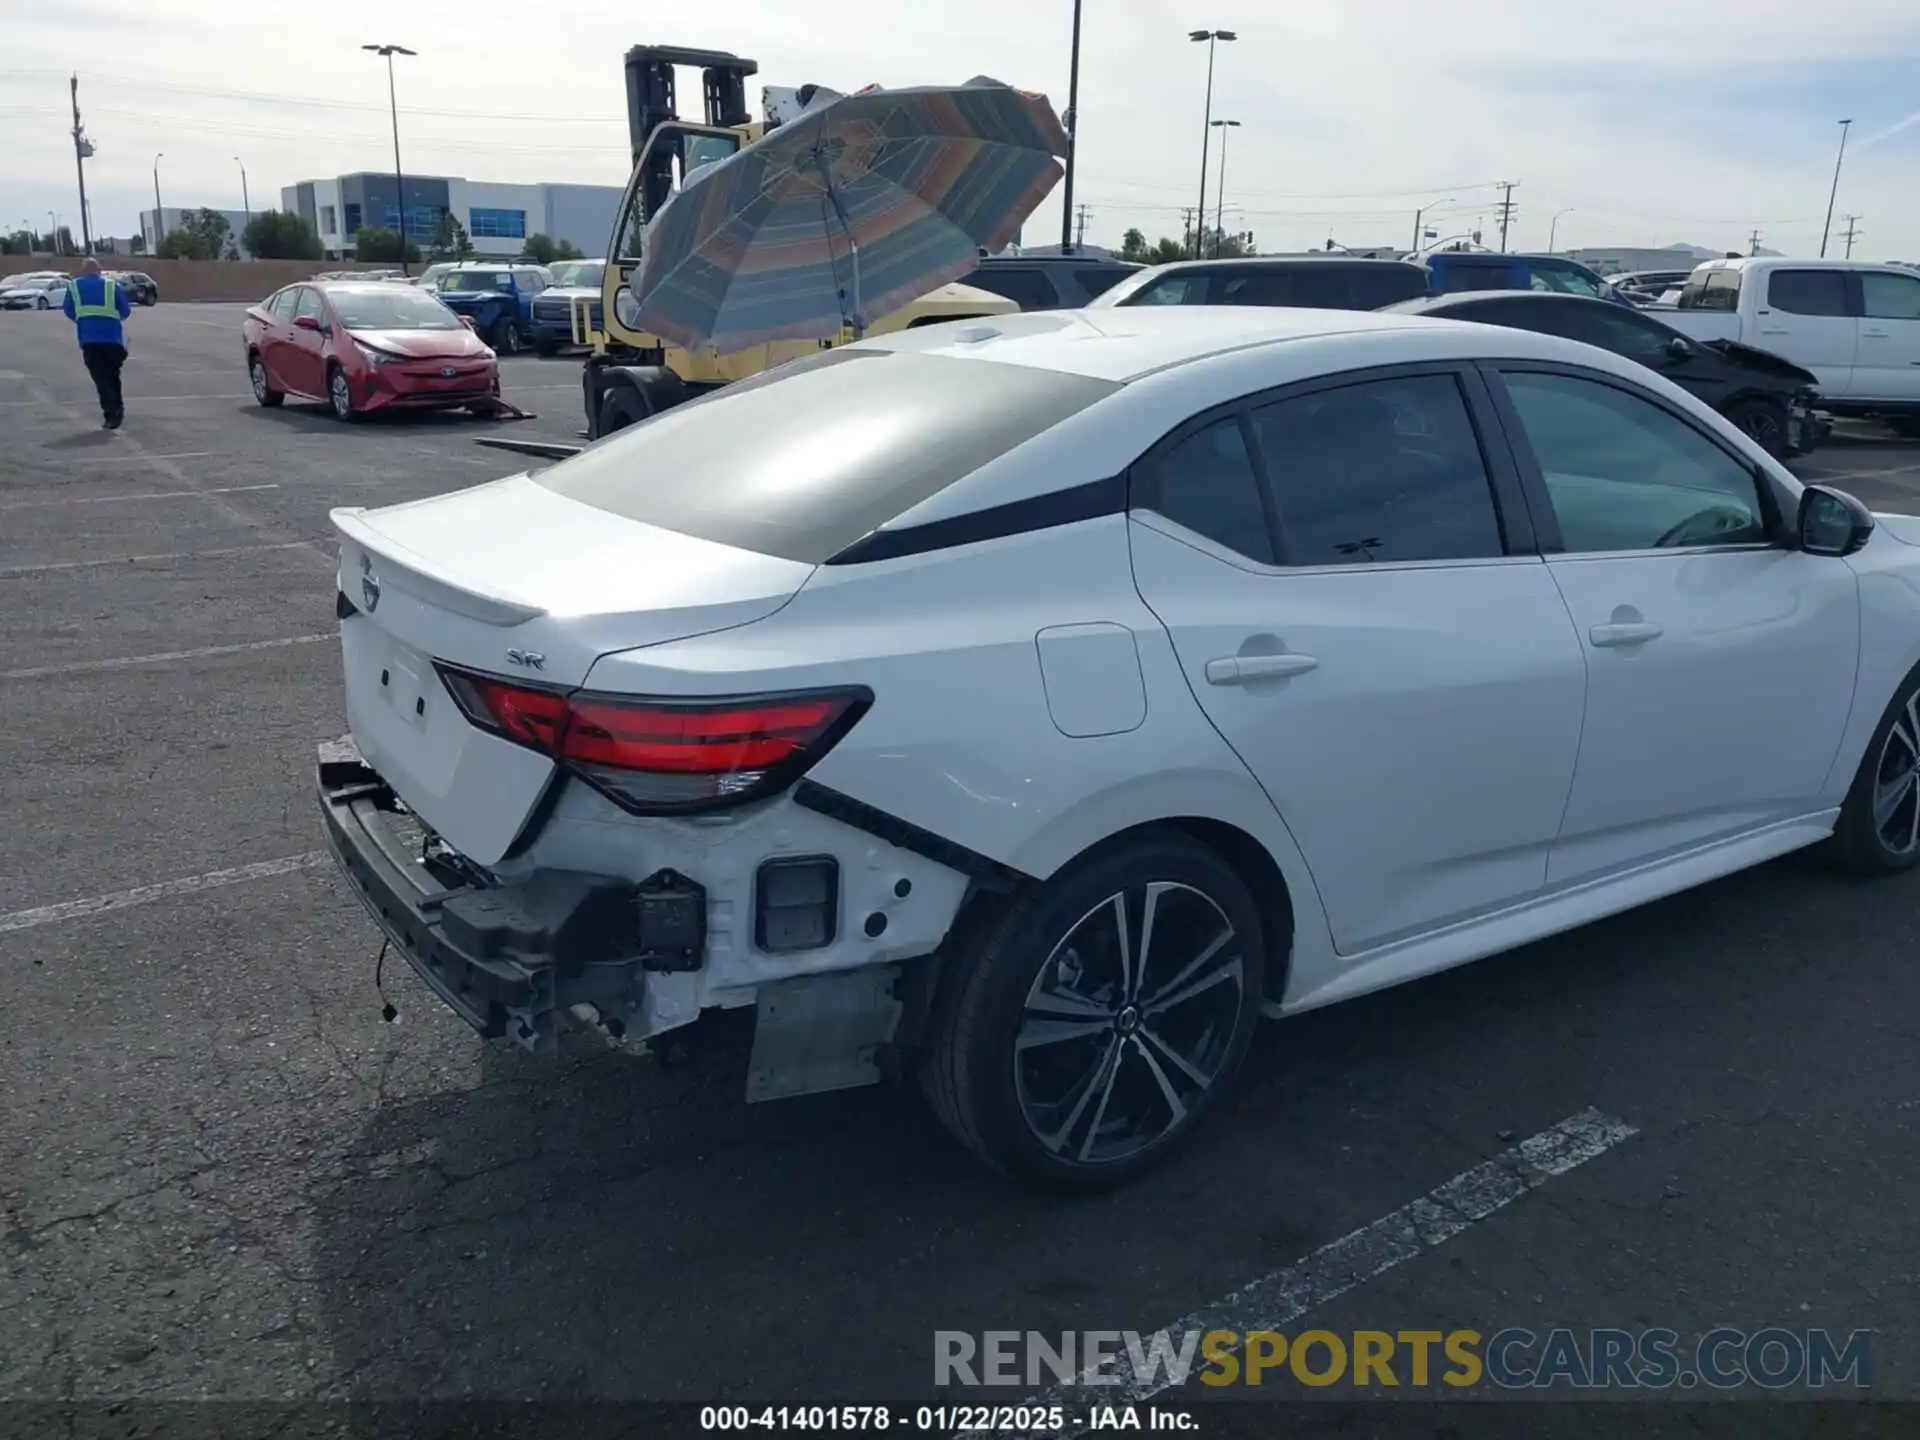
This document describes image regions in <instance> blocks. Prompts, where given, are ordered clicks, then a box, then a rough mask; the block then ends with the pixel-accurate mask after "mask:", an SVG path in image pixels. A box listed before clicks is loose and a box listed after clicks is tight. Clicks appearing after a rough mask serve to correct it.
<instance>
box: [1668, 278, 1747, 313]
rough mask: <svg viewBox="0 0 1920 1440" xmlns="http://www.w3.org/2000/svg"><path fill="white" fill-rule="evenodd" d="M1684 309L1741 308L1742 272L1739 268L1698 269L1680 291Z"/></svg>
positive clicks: (1729, 309) (1681, 306) (1727, 309)
mask: <svg viewBox="0 0 1920 1440" xmlns="http://www.w3.org/2000/svg"><path fill="white" fill-rule="evenodd" d="M1679 304H1680V308H1681V309H1682V310H1725V311H1733V310H1738V309H1739V308H1740V272H1739V271H1738V270H1705V271H1701V270H1696V271H1694V272H1693V274H1692V275H1691V276H1689V277H1688V279H1687V283H1686V285H1685V286H1684V287H1683V288H1682V289H1681V291H1680V302H1679Z"/></svg>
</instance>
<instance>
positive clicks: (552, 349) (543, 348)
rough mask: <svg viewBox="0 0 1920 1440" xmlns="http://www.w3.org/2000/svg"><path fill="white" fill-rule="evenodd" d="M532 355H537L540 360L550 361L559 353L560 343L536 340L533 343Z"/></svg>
mask: <svg viewBox="0 0 1920 1440" xmlns="http://www.w3.org/2000/svg"><path fill="white" fill-rule="evenodd" d="M533 353H534V354H536V355H538V356H539V357H540V358H541V359H542V360H550V359H552V358H553V357H554V356H555V355H558V354H559V353H560V342H559V341H557V340H536V341H534V342H533Z"/></svg>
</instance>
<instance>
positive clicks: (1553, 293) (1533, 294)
mask: <svg viewBox="0 0 1920 1440" xmlns="http://www.w3.org/2000/svg"><path fill="white" fill-rule="evenodd" d="M1483 300H1544V301H1546V302H1547V303H1548V304H1550V305H1560V304H1563V303H1572V304H1574V305H1604V306H1606V307H1607V309H1609V310H1618V309H1620V308H1621V307H1620V306H1618V305H1616V304H1614V303H1613V301H1611V300H1602V299H1601V298H1600V297H1599V296H1598V295H1569V294H1568V293H1567V292H1566V291H1564V290H1455V291H1452V292H1450V293H1449V294H1446V295H1416V296H1414V297H1413V299H1411V300H1402V301H1400V302H1399V303H1398V304H1396V305H1394V306H1393V307H1392V308H1393V309H1394V310H1395V311H1397V312H1398V313H1400V314H1402V315H1424V314H1426V313H1427V312H1428V311H1430V310H1451V309H1454V308H1456V307H1459V306H1464V305H1475V304H1478V303H1479V302H1481V301H1483Z"/></svg>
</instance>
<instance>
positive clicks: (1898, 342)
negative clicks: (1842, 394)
mask: <svg viewBox="0 0 1920 1440" xmlns="http://www.w3.org/2000/svg"><path fill="white" fill-rule="evenodd" d="M1854 278H1855V279H1857V280H1858V282H1859V285H1860V348H1859V351H1858V352H1857V354H1856V356H1855V359H1854V367H1853V388H1852V390H1851V391H1849V392H1848V393H1849V394H1851V395H1855V396H1858V397H1860V398H1862V399H1867V400H1897V401H1902V402H1905V403H1907V404H1920V275H1894V274H1887V273H1883V272H1881V271H1877V270H1862V271H1859V272H1858V273H1857V274H1856V276H1855V277H1854Z"/></svg>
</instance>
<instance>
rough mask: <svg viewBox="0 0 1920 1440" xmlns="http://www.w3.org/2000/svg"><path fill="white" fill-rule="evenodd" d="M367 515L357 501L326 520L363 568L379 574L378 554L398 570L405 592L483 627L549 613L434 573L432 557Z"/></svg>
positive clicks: (383, 567)
mask: <svg viewBox="0 0 1920 1440" xmlns="http://www.w3.org/2000/svg"><path fill="white" fill-rule="evenodd" d="M366 513H367V512H366V508H365V507H364V506H360V505H355V506H351V507H348V508H344V509H339V510H332V511H329V512H328V514H327V518H328V519H329V520H331V521H332V522H333V528H334V529H336V530H338V531H339V532H340V533H341V535H343V536H344V537H345V538H346V539H348V540H349V541H351V542H352V543H353V544H354V545H355V546H357V547H358V548H359V550H360V552H361V568H362V570H364V571H367V572H369V573H372V574H375V575H376V578H377V577H378V574H379V573H380V572H378V571H375V570H374V561H373V557H376V556H377V557H378V558H379V562H380V570H381V571H388V572H390V571H391V570H394V569H397V570H399V571H400V573H401V576H402V577H403V578H402V579H401V580H400V581H398V582H397V583H398V584H399V587H400V588H401V589H402V590H408V591H411V592H412V593H414V594H415V595H418V596H420V597H421V598H422V599H424V600H429V601H432V602H433V603H434V604H436V605H439V606H441V607H442V608H443V609H447V610H451V611H453V612H454V613H455V614H456V615H465V616H466V617H467V618H468V619H470V620H478V621H479V622H480V623H481V624H483V625H499V626H512V625H524V624H525V623H526V622H527V621H529V620H538V619H539V618H540V617H541V616H542V615H545V614H546V613H547V612H546V610H545V609H544V608H543V607H541V606H539V605H531V604H528V603H527V602H526V601H524V600H516V599H514V598H513V597H512V596H509V595H499V594H495V593H493V592H492V591H488V590H481V589H479V588H477V587H476V586H475V585H474V584H473V583H472V582H471V581H463V580H459V579H457V578H455V577H454V576H451V575H447V574H436V573H435V572H434V571H433V570H432V569H431V568H430V565H429V562H428V561H426V560H424V559H423V558H421V557H420V556H418V555H415V554H413V553H412V552H411V551H410V550H408V549H407V548H406V547H405V546H403V545H401V544H399V543H398V542H397V541H395V540H394V539H393V538H392V537H391V536H389V535H386V534H384V533H382V532H381V531H379V530H377V529H375V528H374V527H373V526H371V525H369V524H368V523H367V522H366V520H365V518H364V517H365V515H366ZM345 564H346V555H345V552H344V551H343V552H342V554H341V565H342V566H343V567H344V566H345ZM376 593H377V592H376Z"/></svg>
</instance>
